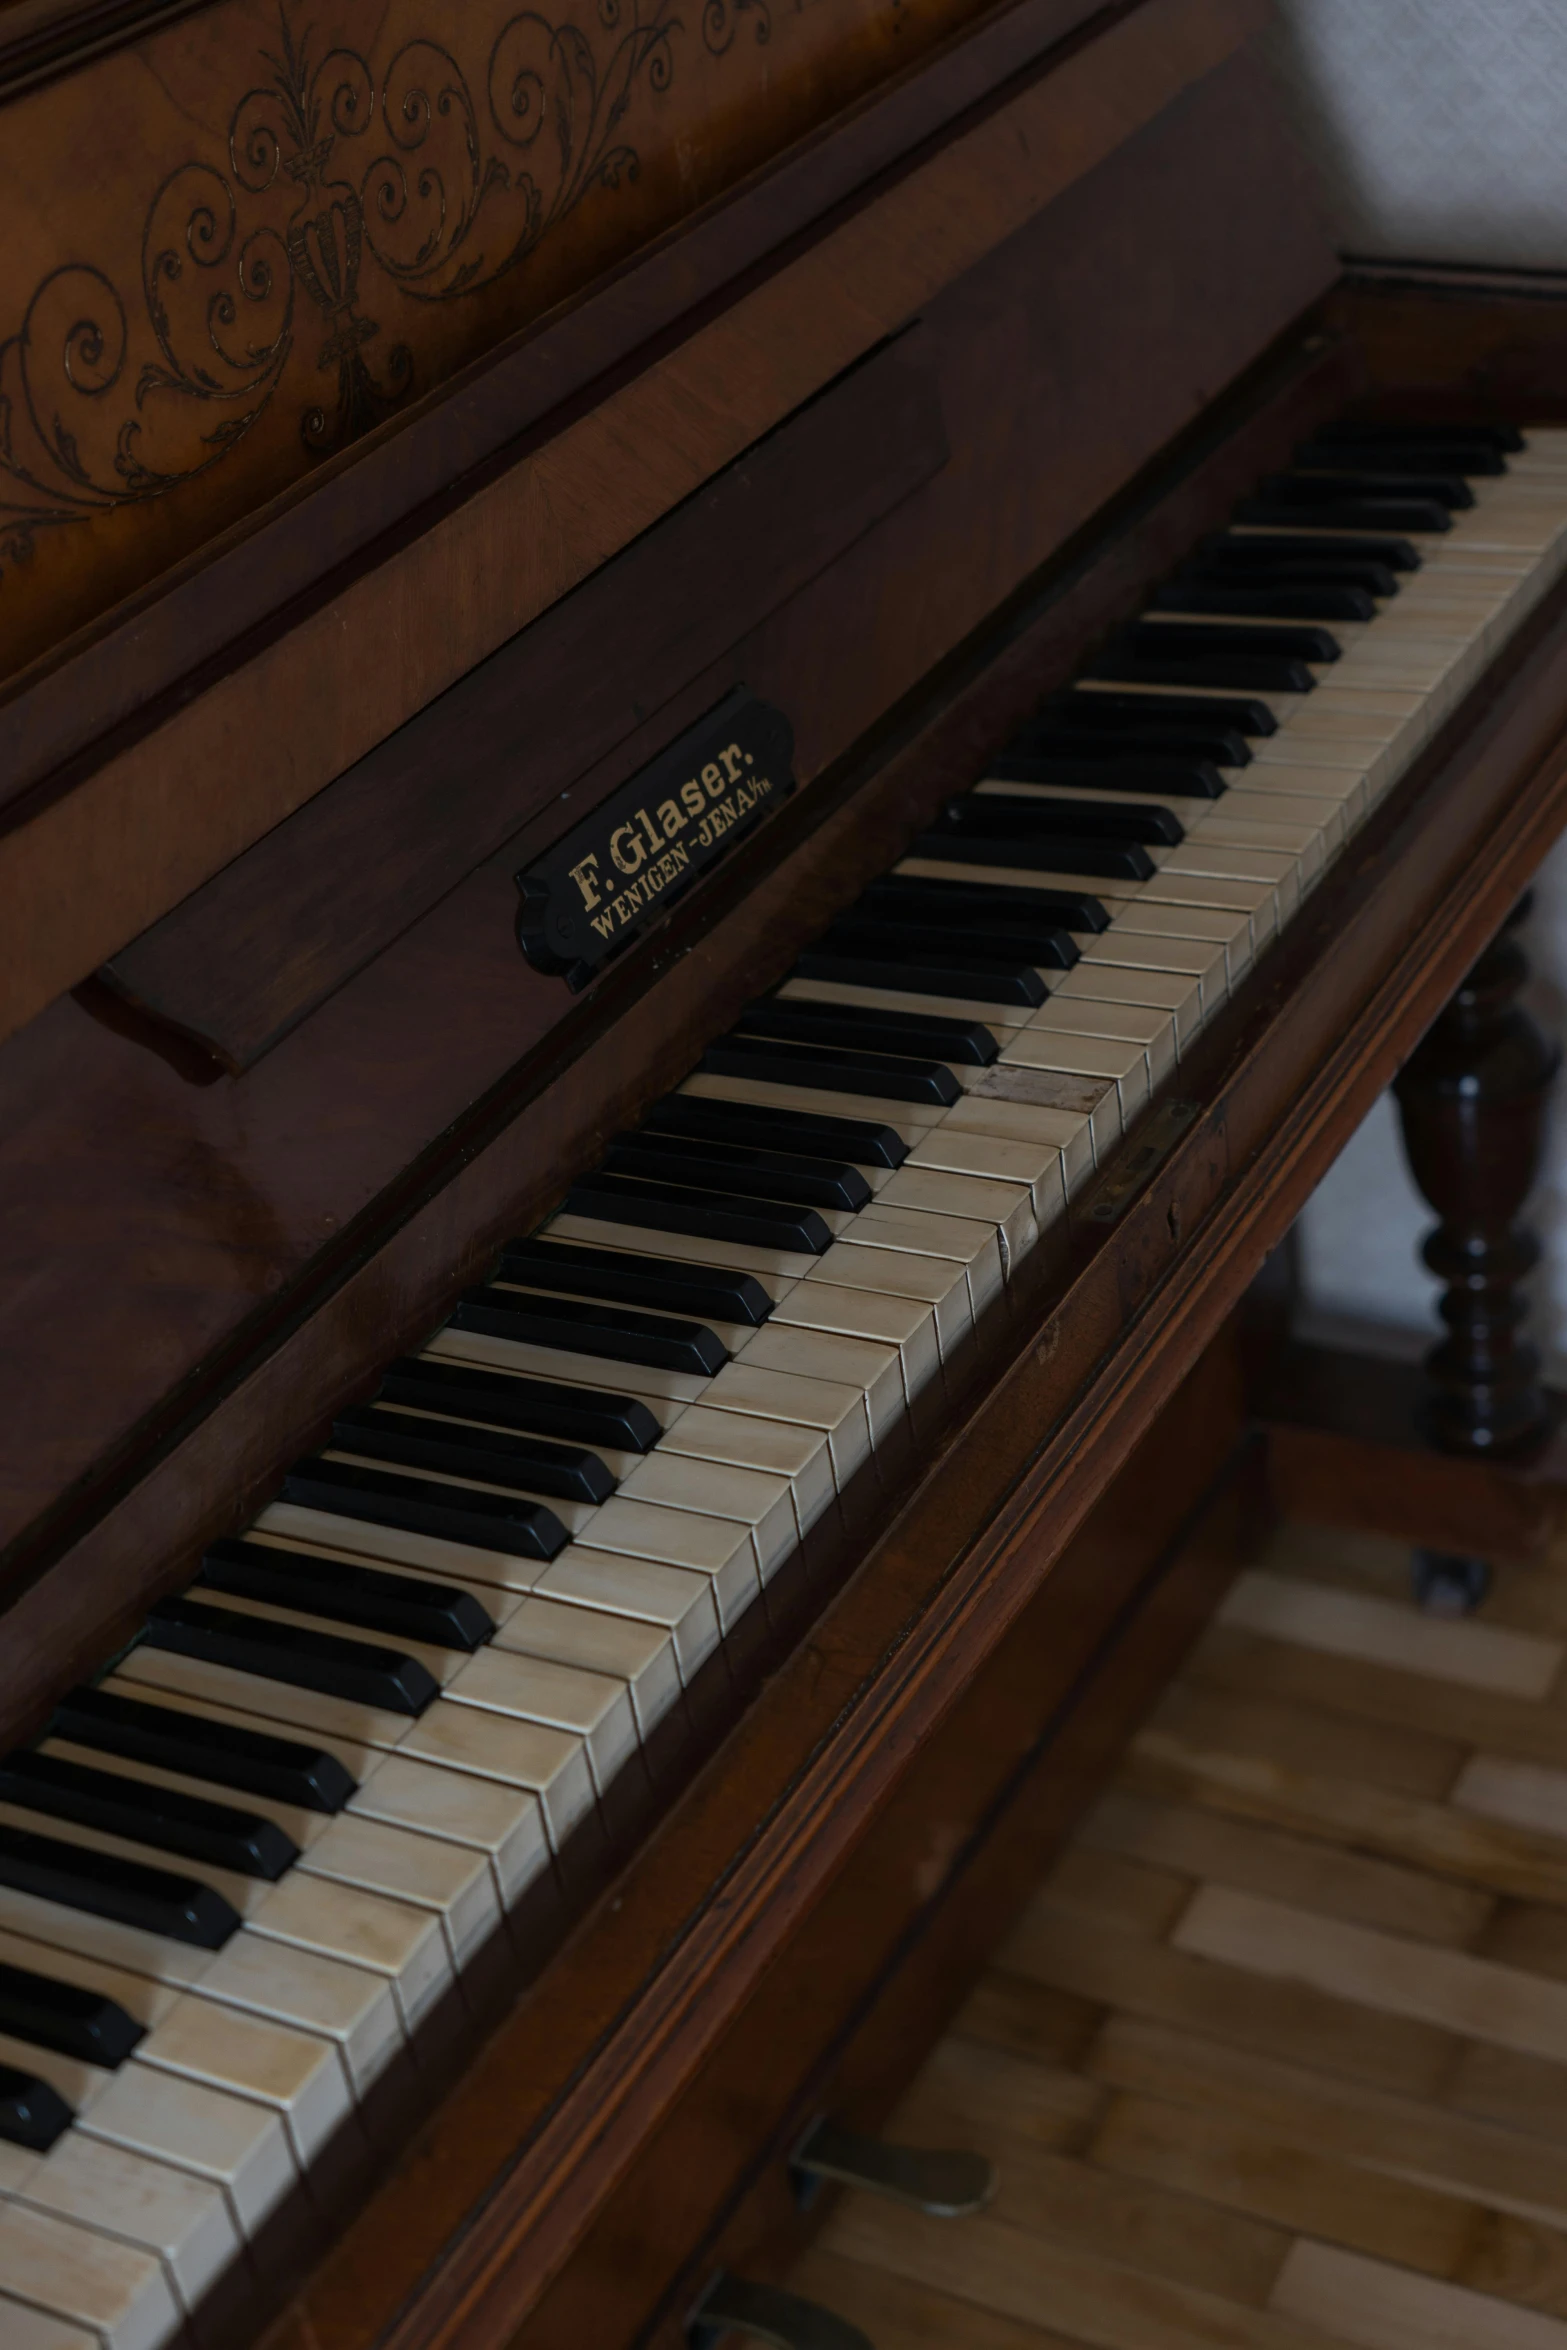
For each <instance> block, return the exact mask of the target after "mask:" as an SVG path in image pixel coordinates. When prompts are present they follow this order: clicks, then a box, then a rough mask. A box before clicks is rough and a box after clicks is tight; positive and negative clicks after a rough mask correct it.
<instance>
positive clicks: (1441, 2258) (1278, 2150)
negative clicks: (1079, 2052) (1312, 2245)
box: [1087, 2095, 1521, 2277]
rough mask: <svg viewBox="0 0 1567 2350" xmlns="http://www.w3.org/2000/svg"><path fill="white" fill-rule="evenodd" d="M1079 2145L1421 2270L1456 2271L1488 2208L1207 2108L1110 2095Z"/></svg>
mask: <svg viewBox="0 0 1567 2350" xmlns="http://www.w3.org/2000/svg"><path fill="white" fill-rule="evenodd" d="M1087 2153H1088V2159H1089V2161H1090V2162H1094V2163H1099V2164H1102V2165H1103V2166H1104V2167H1105V2168H1106V2169H1109V2170H1116V2171H1122V2172H1128V2173H1130V2174H1131V2175H1132V2176H1133V2177H1135V2178H1140V2179H1157V2180H1159V2181H1161V2182H1162V2183H1163V2184H1164V2185H1166V2186H1169V2187H1173V2188H1178V2189H1181V2190H1183V2191H1184V2192H1185V2193H1187V2194H1190V2195H1201V2196H1204V2197H1206V2198H1207V2199H1208V2200H1210V2201H1212V2202H1214V2203H1219V2204H1222V2205H1223V2206H1224V2207H1225V2208H1226V2210H1230V2211H1243V2212H1247V2213H1250V2214H1252V2215H1253V2216H1255V2217H1257V2218H1259V2219H1266V2220H1271V2221H1273V2222H1274V2223H1275V2224H1276V2225H1277V2226H1279V2227H1282V2228H1288V2229H1289V2230H1291V2231H1292V2232H1293V2233H1294V2234H1297V2235H1303V2236H1315V2237H1320V2238H1321V2239H1322V2240H1323V2241H1324V2242H1326V2243H1331V2244H1338V2245H1341V2246H1343V2247H1344V2249H1345V2250H1347V2251H1355V2252H1367V2253H1370V2254H1372V2255H1374V2256H1375V2257H1376V2258H1377V2259H1380V2260H1391V2261H1395V2262H1397V2263H1398V2264H1400V2265H1401V2266H1402V2267H1405V2268H1416V2269H1420V2270H1422V2271H1424V2272H1425V2273H1426V2274H1428V2275H1431V2276H1439V2277H1454V2276H1457V2275H1459V2273H1460V2272H1461V2271H1462V2270H1463V2268H1464V2265H1465V2262H1466V2261H1467V2260H1468V2259H1469V2257H1470V2254H1471V2251H1472V2248H1473V2247H1474V2246H1475V2244H1476V2241H1477V2239H1478V2238H1479V2237H1480V2236H1481V2235H1482V2233H1483V2231H1484V2228H1485V2224H1486V2221H1487V2219H1488V2217H1490V2216H1493V2215H1490V2214H1488V2213H1487V2212H1486V2211H1485V2210H1484V2209H1483V2207H1482V2206H1481V2205H1479V2204H1477V2203H1473V2202H1470V2201H1469V2200H1467V2199H1466V2198H1464V2197H1462V2196H1457V2195H1451V2194H1443V2193H1441V2192H1439V2191H1438V2190H1437V2189H1435V2188H1429V2187H1417V2186H1414V2185H1411V2184H1410V2182H1409V2181H1408V2180H1405V2179H1397V2178H1392V2177H1390V2176H1388V2174H1387V2173H1385V2172H1377V2171H1373V2170H1367V2169H1366V2168H1364V2167H1363V2166H1362V2165H1361V2164H1359V2163H1355V2162H1349V2161H1346V2160H1345V2159H1344V2157H1343V2155H1342V2154H1341V2153H1334V2154H1326V2153H1321V2152H1318V2151H1317V2150H1315V2149H1314V2148H1311V2147H1305V2146H1298V2145H1292V2144H1290V2143H1289V2142H1288V2140H1287V2139H1286V2138H1283V2137H1280V2136H1278V2135H1276V2134H1275V2133H1274V2132H1273V2131H1271V2130H1270V2129H1268V2128H1267V2127H1266V2126H1265V2125H1261V2124H1258V2123H1256V2122H1248V2121H1241V2120H1237V2119H1236V2118H1235V2117H1234V2116H1233V2115H1232V2114H1229V2113H1227V2112H1225V2111H1223V2110H1222V2109H1220V2108H1217V2107H1208V2108H1198V2107H1194V2106H1189V2105H1188V2106H1182V2105H1171V2104H1166V2103H1163V2102H1162V2101H1160V2100H1158V2099H1156V2098H1151V2097H1139V2096H1135V2095H1129V2096H1122V2097H1117V2098H1115V2099H1114V2100H1113V2101H1112V2102H1111V2104H1110V2106H1109V2109H1108V2111H1107V2112H1106V2114H1105V2118H1104V2120H1103V2121H1102V2122H1101V2123H1100V2125H1099V2127H1098V2129H1097V2130H1096V2131H1095V2132H1094V2135H1093V2137H1092V2138H1091V2139H1090V2141H1089V2144H1088V2149H1087ZM1511 2224H1513V2225H1520V2224H1521V2223H1518V2222H1514V2223H1511Z"/></svg>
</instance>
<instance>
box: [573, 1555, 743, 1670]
mask: <svg viewBox="0 0 1567 2350" xmlns="http://www.w3.org/2000/svg"><path fill="white" fill-rule="evenodd" d="M538 1596H539V1597H540V1598H541V1599H557V1600H560V1601H562V1602H563V1603H564V1604H565V1605H567V1606H572V1607H591V1608H602V1609H604V1610H605V1611H606V1612H607V1613H608V1614H610V1615H623V1616H628V1617H630V1618H631V1619H632V1621H633V1622H636V1623H642V1624H654V1625H657V1626H659V1627H660V1628H661V1629H663V1630H664V1631H667V1632H668V1634H669V1636H670V1638H671V1639H672V1640H673V1642H674V1644H675V1661H676V1663H677V1664H678V1665H679V1667H680V1677H681V1680H682V1681H683V1682H684V1683H685V1684H686V1685H687V1686H688V1687H689V1685H690V1683H691V1682H692V1680H693V1679H694V1678H695V1676H696V1674H697V1673H698V1672H699V1671H700V1670H701V1668H702V1666H703V1665H704V1664H705V1663H706V1662H707V1659H708V1658H709V1657H710V1656H711V1655H712V1654H713V1653H714V1651H715V1650H716V1649H717V1648H718V1646H719V1644H720V1641H721V1639H722V1636H723V1635H722V1627H721V1626H720V1624H719V1620H718V1595H717V1593H716V1592H715V1591H714V1589H713V1585H712V1579H711V1577H709V1576H707V1575H693V1574H692V1573H690V1572H689V1571H688V1570H687V1569H686V1568H684V1567H664V1566H659V1565H658V1564H656V1563H655V1562H654V1561H653V1560H651V1559H632V1558H625V1557H616V1556H615V1555H614V1553H613V1552H610V1551H607V1550H594V1549H593V1548H592V1547H591V1546H590V1545H589V1544H587V1543H584V1542H573V1543H570V1544H568V1546H567V1547H566V1549H565V1550H563V1551H561V1552H560V1553H559V1555H558V1556H557V1557H556V1558H554V1559H552V1560H551V1561H550V1564H549V1566H548V1568H547V1569H546V1570H545V1572H544V1574H543V1575H542V1576H541V1577H540V1578H539V1584H538Z"/></svg>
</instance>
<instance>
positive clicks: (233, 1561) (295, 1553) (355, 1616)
mask: <svg viewBox="0 0 1567 2350" xmlns="http://www.w3.org/2000/svg"><path fill="white" fill-rule="evenodd" d="M397 1418H398V1416H397V1415H395V1414H390V1413H384V1412H380V1413H378V1412H373V1411H370V1410H368V1409H364V1408H361V1410H360V1411H359V1412H357V1413H355V1412H345V1413H344V1414H343V1417H342V1419H340V1420H339V1421H338V1423H337V1426H336V1428H334V1430H333V1442H334V1443H336V1444H340V1445H341V1446H342V1447H343V1449H344V1451H345V1452H347V1451H352V1450H355V1449H361V1448H359V1447H356V1446H355V1445H354V1443H353V1442H352V1440H351V1434H352V1435H357V1433H358V1423H359V1422H360V1421H365V1422H369V1421H374V1420H381V1421H385V1420H387V1419H391V1420H393V1422H394V1424H397ZM345 1423H347V1424H348V1425H347V1426H346V1427H345ZM401 1424H402V1425H404V1426H412V1427H413V1428H414V1429H416V1430H417V1429H419V1428H421V1427H422V1426H424V1423H423V1422H422V1421H418V1420H415V1421H412V1422H402V1423H401ZM339 1430H341V1431H343V1432H342V1433H341V1434H340V1433H339ZM453 1433H454V1434H457V1433H471V1434H473V1435H475V1436H478V1435H481V1434H482V1431H481V1430H479V1429H473V1430H471V1431H455V1430H454V1431H453ZM488 1441H489V1442H490V1443H491V1444H499V1443H505V1442H506V1441H507V1439H505V1438H504V1437H490V1438H489V1439H488ZM453 1449H454V1450H455V1449H456V1448H455V1447H454V1448H453ZM589 1457H591V1456H589ZM411 1465H417V1466H419V1467H421V1468H451V1467H456V1466H457V1465H458V1464H457V1463H456V1462H453V1461H439V1462H437V1461H421V1462H419V1463H417V1464H411ZM598 1466H599V1468H600V1470H601V1471H602V1473H603V1478H604V1482H605V1486H606V1488H607V1490H608V1491H609V1492H613V1490H614V1485H615V1480H614V1478H613V1477H611V1476H610V1474H609V1471H608V1470H607V1469H605V1468H604V1465H603V1463H602V1462H600V1463H599V1464H598ZM458 1473H459V1474H463V1475H467V1476H471V1477H480V1476H483V1475H484V1474H485V1472H484V1471H483V1470H482V1469H479V1468H470V1469H467V1470H462V1469H460V1468H459V1471H458ZM571 1498H572V1499H573V1500H576V1499H578V1498H580V1497H579V1496H577V1495H572V1496H571ZM587 1498H589V1499H591V1500H593V1501H602V1500H603V1499H604V1494H603V1493H594V1494H592V1495H590V1496H588V1497H587ZM193 1588H194V1590H195V1592H196V1594H197V1596H198V1597H199V1596H200V1594H201V1592H202V1590H203V1589H206V1590H208V1591H227V1592H229V1593H230V1594H231V1595H232V1596H233V1597H234V1598H235V1599H255V1600H260V1601H262V1602H263V1603H264V1604H265V1605H266V1606H268V1607H287V1608H296V1609H298V1611H299V1612H300V1614H302V1615H307V1616H320V1617H322V1618H323V1619H324V1620H325V1621H326V1622H328V1623H332V1624H355V1625H357V1626H358V1627H359V1628H360V1629H361V1630H362V1631H366V1632H384V1633H386V1634H387V1635H388V1637H389V1638H392V1639H396V1640H422V1641H423V1642H424V1643H425V1645H426V1647H428V1648H457V1649H463V1650H472V1649H475V1648H482V1647H483V1646H484V1644H485V1642H486V1641H487V1640H489V1639H490V1638H492V1637H493V1635H494V1631H495V1623H494V1619H493V1617H492V1616H491V1615H490V1612H489V1610H488V1608H486V1607H485V1606H484V1604H483V1602H482V1601H481V1600H478V1599H476V1598H475V1597H474V1595H473V1593H472V1592H471V1591H464V1590H462V1589H461V1588H460V1587H459V1586H457V1585H455V1584H448V1583H420V1582H418V1581H416V1580H415V1578H414V1577H413V1576H412V1575H393V1574H389V1573H388V1572H387V1571H386V1570H385V1569H384V1568H381V1567H362V1566H358V1565H356V1564H354V1563H353V1562H351V1561H350V1560H348V1559H325V1558H315V1557H312V1555H311V1554H310V1553H309V1552H308V1551H301V1550H274V1549H273V1548H272V1547H271V1545H270V1544H268V1543H264V1542H245V1541H242V1540H235V1539H233V1538H226V1539H225V1540H223V1541H222V1542H214V1543H213V1544H212V1546H211V1548H210V1549H209V1550H208V1551H207V1552H206V1554H205V1556H204V1557H203V1559H202V1562H201V1572H200V1574H199V1575H198V1577H197V1579H196V1583H195V1585H194V1587H193Z"/></svg>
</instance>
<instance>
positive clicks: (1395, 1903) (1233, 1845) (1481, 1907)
mask: <svg viewBox="0 0 1567 2350" xmlns="http://www.w3.org/2000/svg"><path fill="white" fill-rule="evenodd" d="M1078 1835H1079V1839H1080V1841H1081V1842H1082V1843H1084V1844H1087V1845H1089V1846H1091V1847H1092V1848H1093V1849H1094V1850H1095V1851H1098V1852H1113V1853H1118V1854H1119V1855H1120V1856H1121V1857H1122V1858H1123V1859H1127V1860H1142V1861H1147V1862H1149V1863H1151V1864H1153V1865H1154V1866H1156V1867H1161V1868H1169V1869H1175V1870H1179V1871H1180V1872H1181V1873H1182V1874H1183V1875H1186V1876H1190V1877H1205V1878H1207V1879H1209V1880H1210V1881H1211V1882H1212V1883H1214V1884H1218V1885H1233V1886H1234V1887H1235V1888H1236V1889H1237V1890H1238V1891H1240V1892H1244V1893H1265V1894H1269V1895H1271V1896H1272V1897H1273V1898H1274V1899H1275V1900H1277V1901H1292V1902H1295V1903H1297V1904H1298V1905H1299V1907H1301V1908H1302V1909H1314V1910H1317V1911H1320V1912H1321V1914H1322V1915H1323V1916H1325V1917H1342V1918H1350V1919H1352V1920H1353V1921H1354V1922H1355V1923H1356V1924H1357V1925H1363V1926H1384V1927H1386V1928H1387V1930H1388V1931H1389V1932H1390V1933H1394V1934H1409V1935H1412V1936H1413V1937H1414V1938H1415V1939H1416V1940H1417V1941H1422V1942H1444V1943H1448V1944H1451V1945H1452V1946H1453V1947H1454V1948H1455V1949H1462V1948H1464V1947H1465V1946H1467V1945H1469V1944H1471V1943H1473V1942H1474V1940H1475V1938H1476V1936H1477V1935H1479V1934H1480V1933H1481V1932H1483V1930H1484V1928H1485V1926H1486V1924H1487V1922H1488V1921H1489V1919H1490V1916H1491V1913H1492V1910H1493V1909H1494V1907H1495V1896H1494V1895H1492V1894H1490V1893H1488V1892H1482V1891H1481V1890H1480V1889H1479V1888H1478V1887H1473V1886H1468V1885H1461V1884H1453V1883H1450V1882H1448V1881H1447V1880H1445V1879H1443V1878H1440V1877H1432V1876H1431V1875H1429V1874H1428V1873H1427V1872H1426V1871H1424V1870H1421V1869H1418V1868H1410V1867H1407V1866H1404V1865H1402V1864H1401V1863H1399V1862H1396V1861H1386V1860H1373V1859H1369V1858H1367V1857H1366V1855H1364V1854H1363V1853H1358V1852H1349V1851H1346V1850H1344V1849H1343V1848H1342V1847H1341V1846H1338V1845H1335V1844H1324V1843H1318V1842H1316V1841H1314V1840H1313V1839H1312V1838H1310V1837H1307V1836H1298V1835H1293V1834H1290V1833H1288V1832H1285V1831H1283V1830H1280V1829H1277V1828H1268V1827H1259V1826H1253V1825H1252V1824H1251V1823H1250V1822H1249V1821H1244V1820H1238V1819H1232V1818H1229V1817H1227V1816H1225V1815H1223V1814H1220V1813H1218V1812H1215V1811H1204V1810H1201V1809H1199V1808H1198V1807H1197V1806H1195V1805H1191V1804H1179V1803H1160V1802H1157V1801H1155V1800H1153V1799H1152V1798H1150V1797H1147V1796H1141V1795H1136V1794H1133V1793H1132V1792H1131V1791H1130V1790H1129V1789H1128V1788H1126V1787H1125V1786H1117V1787H1113V1788H1111V1789H1110V1791H1109V1792H1108V1793H1107V1794H1105V1795H1104V1796H1102V1797H1101V1798H1100V1800H1099V1802H1098V1803H1097V1804H1096V1805H1095V1807H1094V1809H1093V1810H1092V1811H1091V1812H1090V1813H1089V1815H1088V1817H1087V1819H1086V1820H1085V1821H1084V1822H1083V1825H1082V1827H1081V1828H1080V1829H1079V1831H1078Z"/></svg>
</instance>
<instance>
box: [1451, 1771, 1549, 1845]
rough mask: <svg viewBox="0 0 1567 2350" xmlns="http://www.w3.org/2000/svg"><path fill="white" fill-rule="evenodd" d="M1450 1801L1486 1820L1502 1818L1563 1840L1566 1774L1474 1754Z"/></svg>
mask: <svg viewBox="0 0 1567 2350" xmlns="http://www.w3.org/2000/svg"><path fill="white" fill-rule="evenodd" d="M1450 1801H1452V1802H1453V1803H1455V1804H1457V1805H1458V1807H1459V1809H1460V1810H1461V1811H1473V1812H1479V1813H1480V1815H1481V1817H1482V1818H1484V1819H1491V1820H1506V1821H1507V1822H1508V1824H1509V1825H1510V1826H1511V1827H1514V1828H1531V1829H1533V1830H1534V1831H1535V1833H1536V1834H1538V1835H1541V1836H1558V1837H1561V1838H1562V1839H1563V1840H1564V1841H1567V1770H1560V1771H1557V1770H1550V1769H1548V1768H1547V1767H1546V1766H1545V1765H1544V1764H1543V1763H1529V1762H1517V1761H1515V1760H1514V1759H1513V1758H1512V1757H1511V1756H1509V1755H1503V1754H1473V1755H1471V1756H1470V1758H1469V1760H1468V1761H1467V1762H1466V1763H1465V1765H1464V1767H1463V1769H1462V1770H1461V1771H1460V1773H1459V1775H1458V1779H1457V1782H1456V1784H1455V1785H1454V1788H1453V1792H1452V1795H1451V1798H1450Z"/></svg>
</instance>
